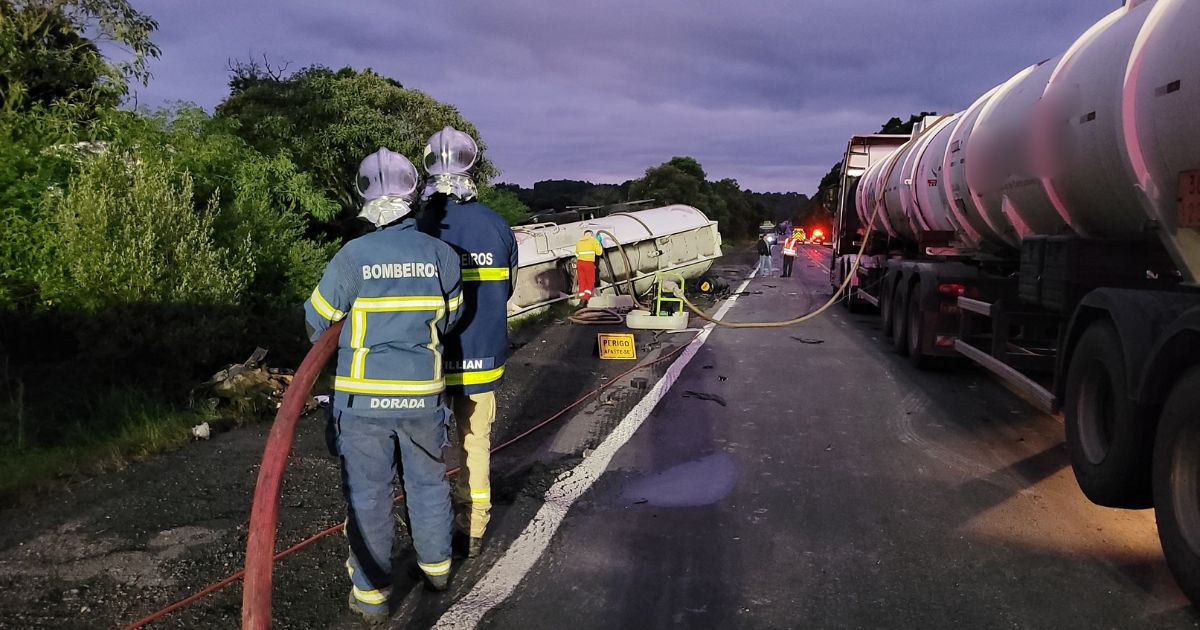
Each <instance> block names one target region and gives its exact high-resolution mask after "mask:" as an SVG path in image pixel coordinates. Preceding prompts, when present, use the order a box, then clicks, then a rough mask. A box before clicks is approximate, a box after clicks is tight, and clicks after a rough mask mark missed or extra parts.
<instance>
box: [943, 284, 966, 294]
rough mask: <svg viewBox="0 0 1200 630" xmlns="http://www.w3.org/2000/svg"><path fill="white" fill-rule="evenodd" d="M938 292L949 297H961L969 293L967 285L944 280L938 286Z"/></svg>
mask: <svg viewBox="0 0 1200 630" xmlns="http://www.w3.org/2000/svg"><path fill="white" fill-rule="evenodd" d="M937 290H938V293H939V294H941V295H944V296H947V297H959V296H960V295H966V294H967V285H965V284H961V283H958V282H943V283H941V284H939V285H938V287H937Z"/></svg>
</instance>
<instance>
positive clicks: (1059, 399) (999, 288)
mask: <svg viewBox="0 0 1200 630" xmlns="http://www.w3.org/2000/svg"><path fill="white" fill-rule="evenodd" d="M1198 32H1200V2H1197V1H1195V0H1157V1H1156V0H1128V1H1127V2H1126V3H1125V5H1124V6H1122V7H1121V8H1120V9H1117V10H1116V11H1114V12H1113V13H1111V14H1110V15H1108V16H1106V17H1104V18H1103V19H1102V20H1101V21H1100V22H1099V23H1097V24H1096V25H1095V26H1093V27H1092V28H1091V29H1089V30H1088V31H1087V32H1086V33H1084V34H1083V35H1082V36H1081V37H1080V38H1079V39H1078V40H1076V41H1075V42H1074V44H1072V45H1071V46H1070V48H1069V49H1067V51H1066V52H1065V53H1063V54H1061V55H1059V56H1057V57H1054V58H1052V59H1048V60H1046V61H1043V62H1041V63H1039V64H1036V65H1033V66H1030V67H1028V68H1026V69H1025V70H1023V71H1021V72H1020V73H1018V74H1017V75H1016V76H1014V77H1012V78H1011V79H1009V80H1008V81H1006V82H1004V83H1002V84H1001V85H999V86H997V87H995V88H994V89H992V90H991V91H989V92H988V93H986V94H984V95H983V96H982V97H980V98H979V99H978V100H977V101H975V102H974V103H973V104H972V105H971V106H970V107H968V108H967V109H966V110H964V111H962V112H958V113H955V114H951V115H948V116H940V117H929V118H926V119H925V120H924V121H923V124H921V125H918V127H917V128H916V129H915V131H914V133H913V135H911V136H896V135H863V136H855V137H853V138H851V139H850V142H849V145H848V146H847V148H846V152H845V161H844V162H843V164H844V168H843V172H842V180H841V193H840V196H839V207H838V216H837V220H836V222H835V223H836V225H835V237H834V240H833V248H834V264H833V265H832V266H831V267H832V272H831V281H832V283H833V284H834V285H835V286H840V285H841V283H842V281H843V280H844V279H846V278H847V276H848V275H850V276H851V277H850V278H849V281H850V283H851V290H850V291H849V292H848V293H847V298H846V300H845V302H846V304H847V305H848V306H849V307H851V308H863V307H866V306H868V305H874V306H875V307H877V308H878V309H879V311H880V314H881V317H882V323H883V332H884V333H885V335H886V336H888V337H890V339H891V343H892V344H893V345H894V347H895V349H896V350H897V351H898V352H899V353H901V354H904V355H907V356H908V358H909V360H910V361H911V362H912V363H913V364H914V365H915V366H917V367H921V366H924V365H926V364H928V363H929V362H930V360H934V359H938V358H943V357H959V358H966V359H969V360H971V361H974V362H976V363H978V364H979V365H981V366H983V367H984V368H986V369H988V370H990V371H992V372H994V373H995V374H996V375H997V376H999V377H1000V378H1001V379H1003V380H1005V381H1007V382H1008V383H1009V384H1010V385H1011V386H1012V387H1013V388H1014V389H1016V390H1018V391H1020V392H1022V393H1023V394H1024V395H1025V396H1026V397H1027V398H1028V399H1029V400H1031V401H1032V402H1034V403H1035V404H1038V405H1040V406H1041V407H1042V408H1044V409H1046V410H1047V411H1050V412H1054V411H1057V410H1059V409H1061V410H1062V411H1063V415H1064V422H1065V425H1066V443H1067V449H1068V451H1069V453H1070V458H1071V465H1072V468H1073V469H1074V472H1075V477H1076V479H1077V480H1078V482H1079V485H1080V487H1081V488H1082V490H1083V492H1084V494H1086V495H1087V497H1088V498H1089V499H1091V500H1092V501H1093V502H1095V503H1098V504H1100V505H1105V506H1112V507H1122V508H1146V507H1153V508H1154V509H1155V511H1156V517H1157V521H1158V530H1159V536H1160V539H1161V542H1162V547H1163V551H1164V553H1165V554H1166V558H1167V561H1168V564H1169V565H1170V567H1171V569H1172V571H1173V573H1174V574H1175V576H1176V578H1177V581H1178V583H1179V584H1180V586H1181V587H1182V589H1183V591H1184V592H1185V593H1186V594H1187V596H1188V597H1189V598H1190V599H1191V600H1192V602H1193V603H1200V37H1197V36H1196V34H1197V33H1198ZM868 226H870V228H871V229H868ZM864 243H865V245H864ZM860 251H861V252H862V255H860Z"/></svg>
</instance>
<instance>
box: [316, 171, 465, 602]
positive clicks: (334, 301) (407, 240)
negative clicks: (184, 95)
mask: <svg viewBox="0 0 1200 630" xmlns="http://www.w3.org/2000/svg"><path fill="white" fill-rule="evenodd" d="M417 180H418V175H417V170H416V168H415V167H414V166H413V165H412V163H411V162H409V161H408V159H407V158H405V157H404V156H402V155H400V154H398V153H394V152H392V151H389V150H388V149H384V148H381V149H379V151H377V152H376V153H373V154H371V155H370V156H367V158H366V159H365V160H363V162H362V164H361V165H360V166H359V176H358V190H359V192H360V193H361V194H362V196H363V198H364V199H365V200H366V203H365V205H364V208H363V212H362V215H361V216H363V217H365V218H367V219H368V220H369V221H371V222H372V223H374V224H375V225H376V226H378V227H379V228H380V229H379V230H377V231H375V232H372V233H370V234H367V235H365V236H362V237H359V238H357V239H355V240H353V241H350V242H349V243H347V244H346V246H345V247H343V248H342V249H341V251H339V252H338V253H337V255H335V256H334V257H333V260H332V261H330V263H329V265H328V266H327V267H326V268H325V273H324V275H323V276H322V278H321V281H320V284H318V285H317V288H316V289H315V290H313V293H312V296H311V297H310V298H309V299H308V301H306V302H305V304H304V310H305V316H306V320H307V323H308V326H309V329H310V336H311V339H312V340H313V341H315V340H316V339H317V338H318V337H319V336H320V335H321V334H322V333H323V332H324V331H325V330H326V329H327V328H328V327H329V326H330V325H331V324H332V323H333V322H336V321H339V320H342V319H349V321H348V322H346V324H345V325H344V327H343V328H342V331H341V336H340V338H339V341H338V353H337V375H336V378H335V381H334V398H333V417H334V427H333V429H334V435H335V436H336V437H335V439H336V446H337V452H338V455H339V459H340V460H341V471H342V492H343V494H344V495H345V498H346V503H347V519H346V536H347V538H348V539H349V542H350V557H349V559H348V560H347V562H346V568H347V570H348V572H349V574H350V580H351V582H352V587H351V591H350V608H351V609H352V610H353V611H355V612H357V613H359V614H360V615H362V616H363V617H364V618H366V620H367V621H368V622H370V623H372V624H375V623H382V622H384V621H386V619H387V616H388V598H389V595H390V588H391V584H392V566H391V557H392V555H391V554H392V540H393V538H394V535H395V528H396V523H395V521H394V520H393V517H392V506H393V493H394V490H393V487H392V484H393V479H394V477H395V474H396V456H397V454H398V455H399V458H400V463H401V465H402V466H403V481H404V493H405V497H406V501H407V506H408V512H409V520H410V526H411V530H412V538H413V547H414V548H415V550H416V555H417V564H418V566H419V567H420V569H421V570H422V571H423V573H424V575H425V578H426V580H427V581H428V583H429V584H430V586H432V587H433V588H435V589H438V590H443V589H445V588H446V585H447V582H448V580H449V574H450V554H451V534H452V528H453V523H452V512H451V503H450V484H449V481H448V480H447V479H446V465H445V462H444V461H443V459H442V447H443V446H445V445H446V444H447V443H448V440H447V436H446V427H447V421H448V420H449V412H448V409H447V407H446V404H445V400H444V389H445V378H444V376H443V372H442V338H443V336H445V335H446V334H447V333H448V332H450V330H451V329H452V328H453V327H454V326H455V324H456V323H457V322H458V320H459V319H460V317H461V314H462V312H463V309H462V299H463V297H462V284H461V279H460V271H459V269H460V265H459V257H458V255H457V254H456V253H455V252H454V250H453V249H451V248H450V247H449V246H447V245H446V244H445V243H443V242H441V241H439V240H437V239H435V238H431V237H430V236H428V235H425V234H422V233H421V232H420V231H419V230H417V228H416V222H415V220H413V219H411V218H407V219H405V218H404V217H405V216H406V215H408V214H409V212H410V206H409V203H410V201H411V200H412V199H413V198H414V197H415V193H416V190H417Z"/></svg>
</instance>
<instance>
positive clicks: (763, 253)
mask: <svg viewBox="0 0 1200 630" xmlns="http://www.w3.org/2000/svg"><path fill="white" fill-rule="evenodd" d="M758 275H760V276H762V277H764V278H765V277H768V276H770V275H771V239H770V238H769V237H768V235H766V234H763V235H761V236H759V237H758Z"/></svg>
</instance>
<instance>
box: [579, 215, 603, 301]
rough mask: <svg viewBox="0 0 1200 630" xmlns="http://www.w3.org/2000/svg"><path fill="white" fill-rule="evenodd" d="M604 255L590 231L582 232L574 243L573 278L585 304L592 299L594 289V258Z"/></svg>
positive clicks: (598, 242)
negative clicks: (576, 281) (577, 284)
mask: <svg viewBox="0 0 1200 630" xmlns="http://www.w3.org/2000/svg"><path fill="white" fill-rule="evenodd" d="M603 254H604V248H603V247H601V246H600V241H599V240H597V239H596V235H595V233H593V232H592V231H591V230H584V231H583V235H582V236H580V237H579V242H577V243H575V276H576V279H577V280H578V283H579V298H580V299H582V300H583V301H584V303H585V304H586V303H587V301H588V300H590V299H592V291H593V290H595V288H596V256H601V255H603Z"/></svg>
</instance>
